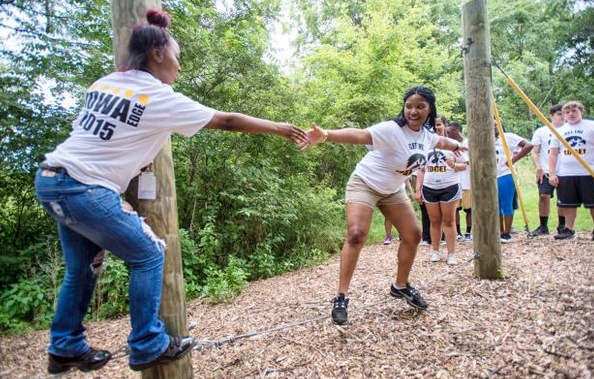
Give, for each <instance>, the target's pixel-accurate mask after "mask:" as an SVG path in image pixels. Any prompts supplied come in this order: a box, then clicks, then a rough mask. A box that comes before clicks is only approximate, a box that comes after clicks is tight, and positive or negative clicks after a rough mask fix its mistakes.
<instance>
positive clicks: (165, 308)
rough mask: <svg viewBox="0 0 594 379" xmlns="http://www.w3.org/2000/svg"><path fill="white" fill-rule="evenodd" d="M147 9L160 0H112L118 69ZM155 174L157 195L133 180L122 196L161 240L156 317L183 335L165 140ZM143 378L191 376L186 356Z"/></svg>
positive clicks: (179, 262)
mask: <svg viewBox="0 0 594 379" xmlns="http://www.w3.org/2000/svg"><path fill="white" fill-rule="evenodd" d="M148 8H158V9H160V8H161V1H160V0H112V2H111V15H112V25H113V34H114V51H115V56H116V64H117V67H118V68H123V67H124V64H125V62H126V60H127V55H128V54H127V47H128V41H129V40H130V35H131V34H132V29H133V27H134V25H136V24H138V23H139V22H146V18H145V13H146V10H147V9H148ZM153 169H154V172H155V175H156V177H157V198H156V199H155V200H139V199H138V198H137V192H136V189H137V188H138V181H137V180H134V181H133V182H132V183H131V184H130V188H129V189H128V191H127V192H126V198H127V199H129V201H130V203H132V205H133V206H134V208H135V209H136V210H137V211H138V213H139V214H140V215H142V216H144V217H146V222H147V223H148V224H149V225H150V226H151V228H152V229H153V231H154V233H155V234H156V235H157V236H158V237H159V238H162V239H163V240H165V243H166V249H165V272H164V273H163V291H162V296H161V309H160V316H161V319H162V320H163V322H165V325H166V327H167V332H168V333H169V334H171V335H174V336H187V335H188V328H187V325H188V323H187V319H186V302H185V300H186V294H185V288H184V279H183V271H182V259H181V247H180V242H179V230H178V228H179V225H178V215H177V195H176V191H175V176H174V172H173V156H172V153H171V142H170V140H167V142H166V143H165V145H164V146H163V148H162V149H161V151H160V152H159V154H158V155H157V156H156V158H155V160H154V162H153ZM142 378H143V379H171V378H176V379H191V378H192V363H191V359H190V356H189V355H188V356H186V357H184V358H182V359H180V360H178V361H175V362H173V363H170V364H168V365H161V366H157V367H154V368H151V369H148V370H144V371H142Z"/></svg>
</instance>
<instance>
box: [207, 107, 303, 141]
mask: <svg viewBox="0 0 594 379" xmlns="http://www.w3.org/2000/svg"><path fill="white" fill-rule="evenodd" d="M206 128H207V129H219V130H225V131H230V132H240V133H254V134H263V133H270V134H276V135H277V136H279V137H282V138H285V139H288V140H291V141H292V142H293V143H294V144H295V146H297V147H298V148H299V149H304V148H306V147H307V145H308V140H307V134H306V133H305V132H304V131H303V130H301V129H299V128H298V127H296V126H295V125H292V124H288V123H281V122H274V121H268V120H264V119H261V118H256V117H251V116H247V115H244V114H241V113H228V112H218V111H217V112H216V113H215V115H214V116H213V118H212V119H211V120H210V122H209V123H208V124H207V125H206Z"/></svg>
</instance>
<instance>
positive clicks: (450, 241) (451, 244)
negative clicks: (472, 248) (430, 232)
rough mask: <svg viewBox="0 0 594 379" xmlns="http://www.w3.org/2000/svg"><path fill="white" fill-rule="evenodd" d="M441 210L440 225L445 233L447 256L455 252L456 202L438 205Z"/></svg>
mask: <svg viewBox="0 0 594 379" xmlns="http://www.w3.org/2000/svg"><path fill="white" fill-rule="evenodd" d="M439 206H440V208H441V225H442V227H443V231H444V233H445V239H446V244H447V246H448V254H454V252H455V251H456V234H457V233H456V224H455V219H456V213H457V212H456V207H457V206H458V202H457V201H452V202H449V203H440V204H439Z"/></svg>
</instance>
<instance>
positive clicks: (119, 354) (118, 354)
mask: <svg viewBox="0 0 594 379" xmlns="http://www.w3.org/2000/svg"><path fill="white" fill-rule="evenodd" d="M480 258H481V255H480V253H474V254H473V256H472V257H471V258H469V259H467V260H465V261H462V262H461V263H460V264H458V265H457V266H456V267H454V268H452V269H448V270H447V271H444V272H441V273H440V274H438V275H435V276H434V277H432V278H429V279H428V280H427V281H425V282H423V283H421V284H420V285H419V286H418V287H417V288H418V289H423V288H427V287H429V286H430V285H432V284H433V283H434V282H435V281H437V280H439V279H442V278H444V277H446V276H447V275H450V274H453V273H455V272H457V271H459V270H460V269H461V268H462V267H465V266H466V265H468V263H470V262H472V261H473V260H474V259H480ZM395 300H400V299H395V298H392V297H390V298H388V299H387V300H386V299H383V300H381V301H378V302H374V303H370V304H365V305H362V306H360V307H357V308H354V309H353V310H354V311H355V312H354V313H355V314H354V315H352V314H351V318H357V317H360V316H359V315H358V314H357V313H358V312H359V311H361V310H365V309H368V308H372V307H376V306H378V305H381V304H386V303H388V302H389V301H395ZM326 303H329V302H317V303H315V304H326ZM330 317H331V316H330V315H323V316H317V317H312V318H309V319H306V320H301V321H296V322H293V323H290V324H280V325H278V326H275V327H272V328H269V329H263V330H256V331H251V332H247V333H243V334H236V335H232V336H229V337H226V338H223V339H220V340H215V341H209V340H201V341H198V343H197V344H196V346H194V348H193V349H192V350H204V349H212V348H220V347H222V346H224V345H226V344H233V343H234V342H236V341H239V340H242V339H247V338H253V337H258V336H264V335H267V334H272V333H275V332H279V331H282V330H289V329H294V328H296V327H299V326H302V325H307V324H310V323H314V322H317V321H322V320H326V319H328V318H330ZM128 355H130V350H129V348H128V346H127V345H123V346H121V347H120V348H119V349H118V350H116V351H115V352H114V353H113V354H112V357H111V359H110V361H115V360H118V359H121V358H124V357H126V356H128ZM74 372H76V370H70V371H67V372H64V373H61V374H54V375H51V374H48V375H47V376H46V378H48V379H49V378H56V377H59V376H66V375H68V374H70V373H74Z"/></svg>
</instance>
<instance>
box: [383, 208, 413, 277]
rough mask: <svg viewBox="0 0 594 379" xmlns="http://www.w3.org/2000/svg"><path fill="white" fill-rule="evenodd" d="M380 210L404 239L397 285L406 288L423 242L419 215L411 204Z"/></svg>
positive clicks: (401, 244)
mask: <svg viewBox="0 0 594 379" xmlns="http://www.w3.org/2000/svg"><path fill="white" fill-rule="evenodd" d="M380 210H381V211H382V213H383V214H384V216H385V217H386V218H387V219H388V220H390V222H391V223H392V224H393V225H394V226H395V227H396V229H397V230H398V233H399V234H400V236H401V237H402V242H401V243H400V245H399V246H398V272H397V274H396V285H397V286H399V287H404V286H406V283H407V282H408V276H409V274H410V270H411V269H412V265H413V263H414V261H415V256H416V255H417V248H418V247H419V242H421V229H420V228H419V224H418V221H417V215H416V213H415V210H414V208H413V206H412V204H411V203H410V202H408V201H407V202H405V203H400V204H394V205H383V206H381V207H380Z"/></svg>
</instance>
